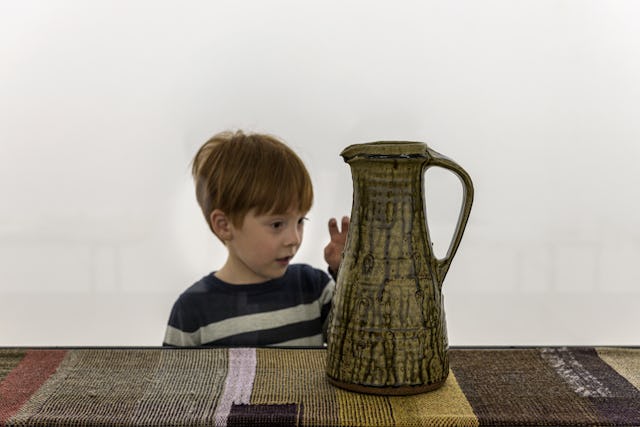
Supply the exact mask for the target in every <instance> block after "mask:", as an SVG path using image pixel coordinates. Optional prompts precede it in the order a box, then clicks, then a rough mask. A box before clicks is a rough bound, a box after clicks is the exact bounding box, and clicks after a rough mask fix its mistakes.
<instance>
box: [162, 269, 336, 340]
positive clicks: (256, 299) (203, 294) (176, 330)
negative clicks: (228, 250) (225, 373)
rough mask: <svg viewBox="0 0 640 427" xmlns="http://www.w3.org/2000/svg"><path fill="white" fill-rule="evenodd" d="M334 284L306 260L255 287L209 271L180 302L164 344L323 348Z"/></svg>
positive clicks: (170, 320) (171, 320)
mask: <svg viewBox="0 0 640 427" xmlns="http://www.w3.org/2000/svg"><path fill="white" fill-rule="evenodd" d="M334 288H335V283H334V281H333V280H332V279H331V278H330V277H329V276H328V275H327V274H326V273H325V272H323V271H322V270H318V269H315V268H313V267H311V266H308V265H305V264H294V265H291V266H289V268H288V269H287V271H286V273H285V274H284V276H282V277H281V278H278V279H274V280H270V281H267V282H264V283H259V284H251V285H231V284H228V283H225V282H223V281H221V280H219V279H218V278H217V277H215V276H214V275H213V273H212V274H209V275H207V276H205V277H203V278H202V279H201V280H200V281H198V282H196V283H195V284H194V285H193V286H191V287H190V288H189V289H187V290H186V291H185V292H184V293H183V294H182V295H180V297H179V298H178V300H177V301H176V303H175V304H174V306H173V309H172V311H171V315H170V318H169V324H168V326H167V331H166V334H165V339H164V345H169V346H200V345H222V346H269V345H277V346H321V345H322V344H323V342H324V339H323V335H322V329H323V324H324V322H325V321H326V319H327V316H328V314H329V310H330V308H331V299H332V297H333V292H334Z"/></svg>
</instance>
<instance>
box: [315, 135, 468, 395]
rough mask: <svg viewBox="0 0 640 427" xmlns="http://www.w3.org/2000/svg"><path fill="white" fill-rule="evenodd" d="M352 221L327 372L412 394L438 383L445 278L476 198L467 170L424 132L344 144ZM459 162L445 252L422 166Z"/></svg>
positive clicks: (355, 386)
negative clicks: (455, 213) (455, 209)
mask: <svg viewBox="0 0 640 427" xmlns="http://www.w3.org/2000/svg"><path fill="white" fill-rule="evenodd" d="M342 156H343V157H344V159H345V161H346V162H347V163H349V165H350V166H351V173H352V178H353V205H352V212H351V226H350V229H349V234H348V237H347V243H346V247H345V252H344V256H343V261H342V264H341V266H340V272H339V275H338V283H337V291H336V295H335V297H334V306H333V310H332V313H331V319H330V323H329V330H328V334H329V335H328V344H329V346H328V359H327V374H328V377H329V379H330V381H331V382H332V383H333V384H336V385H338V386H341V387H344V388H347V389H350V390H355V391H361V392H368V393H376V394H412V393H419V392H423V391H428V390H432V389H434V388H437V387H438V386H439V385H441V384H442V383H443V382H444V380H445V379H446V378H447V375H448V372H449V360H448V357H447V349H448V341H447V329H446V322H445V314H444V304H443V298H442V281H443V280H444V277H445V275H446V273H447V270H448V268H449V265H450V263H451V259H452V258H453V256H454V254H455V252H456V250H457V247H458V245H459V243H460V239H461V238H462V234H463V232H464V228H465V225H466V223H467V220H468V217H469V212H470V210H471V204H472V200H473V186H472V183H471V179H470V178H469V175H468V174H467V173H466V172H465V171H464V170H463V169H462V168H461V167H460V166H458V165H457V164H456V163H454V162H453V161H451V160H450V159H447V158H446V157H444V156H441V155H440V154H438V153H437V152H435V151H433V150H431V149H429V148H428V147H427V145H426V144H424V143H419V142H375V143H368V144H358V145H352V146H349V147H347V148H346V149H345V150H344V151H343V152H342ZM431 166H440V167H444V168H446V169H449V170H451V171H452V172H454V173H455V174H456V175H457V176H458V177H459V178H460V179H461V181H462V183H463V189H464V197H463V204H462V210H461V212H460V215H459V219H458V225H457V227H456V231H455V234H454V236H453V239H452V241H451V245H450V247H449V250H448V251H447V255H446V256H445V257H444V258H443V259H437V258H436V257H435V255H434V254H433V250H432V244H431V239H430V237H429V230H428V227H427V219H426V217H425V211H426V207H425V201H424V173H425V171H426V169H427V168H429V167H431Z"/></svg>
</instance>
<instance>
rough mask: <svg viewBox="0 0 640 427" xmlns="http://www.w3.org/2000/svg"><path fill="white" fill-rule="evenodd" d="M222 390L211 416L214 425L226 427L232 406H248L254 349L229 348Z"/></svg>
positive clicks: (253, 369)
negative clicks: (225, 376) (225, 377)
mask: <svg viewBox="0 0 640 427" xmlns="http://www.w3.org/2000/svg"><path fill="white" fill-rule="evenodd" d="M227 372H228V373H227V379H226V381H225V384H224V390H223V391H222V395H221V396H220V400H219V401H218V406H217V408H216V411H215V413H214V415H213V417H214V421H215V425H216V426H219V427H226V426H227V420H228V419H229V414H230V413H231V407H232V406H233V404H245V405H246V404H248V403H250V399H251V390H253V380H254V379H255V376H256V349H255V348H230V349H229V369H228V370H227Z"/></svg>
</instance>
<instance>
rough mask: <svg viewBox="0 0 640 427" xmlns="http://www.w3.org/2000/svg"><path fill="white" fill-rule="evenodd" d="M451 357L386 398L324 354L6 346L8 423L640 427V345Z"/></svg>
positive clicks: (4, 408) (1, 381) (1, 388)
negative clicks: (422, 380)
mask: <svg viewBox="0 0 640 427" xmlns="http://www.w3.org/2000/svg"><path fill="white" fill-rule="evenodd" d="M449 355H450V360H451V373H450V375H449V378H448V380H447V382H446V383H445V385H444V386H443V387H442V388H440V389H438V390H436V391H433V392H430V393H425V394H420V395H414V396H404V397H395V396H394V397H384V396H373V395H366V394H358V393H352V392H348V391H344V390H341V389H338V388H335V387H333V386H331V385H330V384H329V383H328V382H327V380H326V377H325V372H324V366H325V358H326V352H325V350H320V349H318V350H301V349H298V350H294V349H275V348H271V349H266V348H262V349H246V348H245V349H242V348H238V349H233V348H232V349H155V348H147V349H52V350H50V349H0V426H14V425H16V426H98V425H101V426H105V425H109V426H130V425H142V426H156V425H163V426H164V425H176V426H178V425H180V426H212V425H215V426H244V425H257V426H267V425H278V426H288V425H291V426H297V425H302V426H305V425H308V426H315V425H317V426H336V425H349V426H360V425H362V426H365V425H366V426H432V425H433V426H478V425H585V426H590V425H593V426H596V425H598V426H605V425H640V349H636V348H573V347H572V348H522V349H451V350H450V351H449Z"/></svg>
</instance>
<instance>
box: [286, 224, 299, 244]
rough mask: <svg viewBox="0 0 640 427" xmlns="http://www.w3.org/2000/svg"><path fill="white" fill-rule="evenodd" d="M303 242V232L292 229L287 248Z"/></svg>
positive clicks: (288, 236) (288, 234)
mask: <svg viewBox="0 0 640 427" xmlns="http://www.w3.org/2000/svg"><path fill="white" fill-rule="evenodd" d="M301 242H302V232H301V231H300V230H298V227H291V229H290V231H289V233H287V246H298V245H300V243H301Z"/></svg>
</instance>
